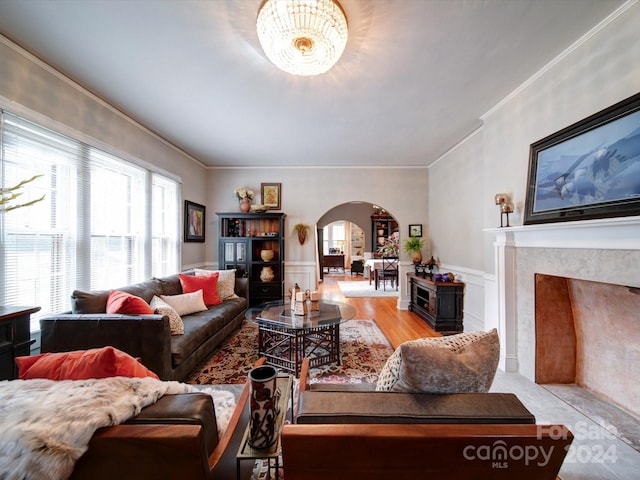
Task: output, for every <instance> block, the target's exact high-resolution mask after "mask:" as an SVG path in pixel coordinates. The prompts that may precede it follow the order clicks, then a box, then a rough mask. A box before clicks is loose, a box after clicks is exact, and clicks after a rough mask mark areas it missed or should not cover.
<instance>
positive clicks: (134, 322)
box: [40, 313, 172, 380]
mask: <svg viewBox="0 0 640 480" xmlns="http://www.w3.org/2000/svg"><path fill="white" fill-rule="evenodd" d="M40 331H41V339H42V345H41V347H40V349H41V351H42V352H43V353H45V352H68V351H72V350H86V349H89V348H101V347H106V346H112V347H115V348H117V349H119V350H122V351H123V352H126V353H128V354H129V355H131V356H133V357H139V358H140V360H141V362H142V364H143V365H144V366H145V367H147V368H148V369H149V370H151V371H152V372H154V373H155V374H156V375H158V376H159V377H160V379H162V380H172V378H171V371H172V368H171V329H170V327H169V318H168V317H166V316H164V315H115V314H104V313H103V314H83V315H74V314H63V315H51V316H47V317H43V318H42V319H40Z"/></svg>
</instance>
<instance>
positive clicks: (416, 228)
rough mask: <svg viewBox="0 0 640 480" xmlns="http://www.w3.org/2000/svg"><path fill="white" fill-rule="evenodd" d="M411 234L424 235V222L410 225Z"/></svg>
mask: <svg viewBox="0 0 640 480" xmlns="http://www.w3.org/2000/svg"><path fill="white" fill-rule="evenodd" d="M409 236H410V237H421V236H422V224H421V223H418V224H414V225H409Z"/></svg>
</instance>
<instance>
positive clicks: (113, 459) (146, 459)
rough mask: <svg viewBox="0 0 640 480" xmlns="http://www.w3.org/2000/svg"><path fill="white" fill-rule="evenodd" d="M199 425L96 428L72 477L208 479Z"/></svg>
mask: <svg viewBox="0 0 640 480" xmlns="http://www.w3.org/2000/svg"><path fill="white" fill-rule="evenodd" d="M207 460H208V459H207V455H206V453H205V444H204V439H203V432H202V427H201V426H199V425H116V426H113V427H107V428H103V429H100V430H98V431H97V432H96V433H95V434H94V435H93V438H92V439H91V442H90V443H89V449H88V450H87V451H86V452H85V454H84V455H83V456H82V457H81V458H80V460H78V462H77V463H76V465H75V467H74V470H73V474H72V476H71V478H72V479H84V478H91V479H94V480H101V479H105V480H107V479H109V480H111V479H114V478H120V479H127V478H131V479H134V478H135V479H136V480H143V479H149V480H152V479H158V478H189V479H203V480H204V479H208V478H210V470H209V464H208V461H207Z"/></svg>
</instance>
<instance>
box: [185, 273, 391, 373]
mask: <svg viewBox="0 0 640 480" xmlns="http://www.w3.org/2000/svg"><path fill="white" fill-rule="evenodd" d="M363 283H364V282H363ZM392 353H393V347H392V346H391V344H390V343H389V340H387V338H386V337H385V335H384V333H382V331H381V330H380V328H379V327H378V325H377V324H376V322H375V320H349V321H347V322H344V323H343V324H341V325H340V354H341V357H342V364H341V365H335V364H331V365H326V366H324V367H318V368H313V369H311V371H310V379H311V380H310V381H311V382H312V383H375V382H377V380H378V374H379V373H380V371H381V370H382V367H383V366H384V364H385V362H386V361H387V358H389V356H390V355H391V354H392ZM256 360H258V327H257V325H255V324H253V323H250V322H247V321H245V322H244V323H243V324H242V326H241V328H240V329H239V330H238V331H237V332H236V333H235V334H234V335H232V336H231V337H229V338H228V339H227V340H226V341H225V342H224V343H223V344H222V345H221V346H220V348H218V349H217V350H216V351H215V352H214V353H213V355H212V356H211V357H210V358H209V360H207V361H206V362H205V363H204V364H203V365H201V366H200V368H198V369H197V370H196V371H195V373H193V374H192V375H191V377H190V378H189V380H187V383H192V384H198V385H214V384H215V385H218V384H235V383H245V382H246V380H247V375H248V373H249V371H250V370H251V368H253V365H254V363H255V362H256Z"/></svg>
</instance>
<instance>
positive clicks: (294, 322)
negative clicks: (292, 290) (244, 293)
mask: <svg viewBox="0 0 640 480" xmlns="http://www.w3.org/2000/svg"><path fill="white" fill-rule="evenodd" d="M318 305H319V311H316V312H309V313H307V314H306V315H294V313H293V311H292V310H291V308H290V304H289V302H284V301H276V302H267V303H263V304H261V305H258V306H256V307H253V308H251V309H249V310H248V311H247V314H246V318H247V319H248V320H249V321H251V322H254V323H256V324H257V325H258V350H259V356H260V357H264V358H265V359H266V362H267V363H268V364H270V365H273V366H275V367H278V368H280V369H281V370H286V371H288V372H291V373H293V374H294V375H295V376H298V375H299V374H300V366H301V365H302V359H303V358H304V357H307V358H309V367H310V368H314V367H319V366H322V365H328V364H330V363H334V362H335V363H337V364H340V323H342V322H344V321H346V320H350V319H352V318H353V317H354V316H355V312H356V311H355V308H354V307H352V306H351V305H349V304H347V303H342V302H333V301H328V300H320V301H319V302H318Z"/></svg>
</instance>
